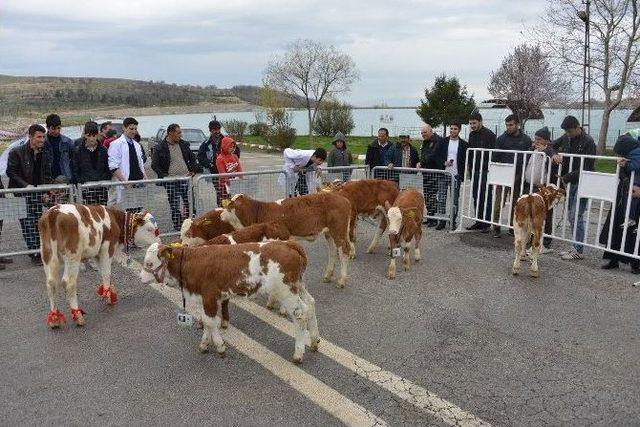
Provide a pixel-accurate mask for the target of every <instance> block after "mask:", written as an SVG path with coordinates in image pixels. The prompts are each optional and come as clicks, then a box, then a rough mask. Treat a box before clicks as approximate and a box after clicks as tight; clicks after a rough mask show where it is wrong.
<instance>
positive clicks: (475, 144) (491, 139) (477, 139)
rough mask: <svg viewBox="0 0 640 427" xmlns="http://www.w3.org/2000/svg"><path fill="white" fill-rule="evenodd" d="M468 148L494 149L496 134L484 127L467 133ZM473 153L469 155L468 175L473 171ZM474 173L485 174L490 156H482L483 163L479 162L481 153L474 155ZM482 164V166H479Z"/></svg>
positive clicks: (487, 154)
mask: <svg viewBox="0 0 640 427" xmlns="http://www.w3.org/2000/svg"><path fill="white" fill-rule="evenodd" d="M469 148H486V149H491V148H496V134H495V133H493V132H492V131H491V130H489V129H487V128H486V127H484V126H482V127H481V128H480V129H478V130H473V131H471V132H470V133H469ZM473 156H474V154H473V152H472V153H469V165H468V166H469V173H471V169H473V168H474V167H473ZM475 156H476V161H475V172H476V173H479V172H480V171H481V170H482V172H485V173H486V172H487V171H488V170H489V158H490V157H491V154H489V153H485V154H484V161H481V158H482V153H480V152H478V153H476V154H475ZM481 163H482V164H481Z"/></svg>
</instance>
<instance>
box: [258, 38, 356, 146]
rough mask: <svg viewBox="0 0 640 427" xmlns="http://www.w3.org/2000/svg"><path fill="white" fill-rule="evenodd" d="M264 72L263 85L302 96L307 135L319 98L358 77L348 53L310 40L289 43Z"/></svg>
mask: <svg viewBox="0 0 640 427" xmlns="http://www.w3.org/2000/svg"><path fill="white" fill-rule="evenodd" d="M264 75H265V79H264V80H265V85H268V86H271V87H274V88H276V89H280V90H282V91H284V92H286V93H289V94H300V95H302V96H303V97H304V98H305V101H306V102H305V103H306V105H305V106H306V108H307V114H308V118H309V135H310V136H311V137H312V136H313V123H314V121H315V118H316V114H317V112H318V106H319V105H320V103H321V102H322V100H323V99H324V98H325V97H326V96H331V95H335V94H338V93H343V92H348V91H349V90H350V89H351V84H352V83H353V82H355V81H356V80H357V79H358V71H357V69H356V66H355V63H354V62H353V59H352V58H351V57H350V56H349V55H347V54H346V53H342V52H340V51H338V50H337V49H336V48H335V47H333V46H326V45H323V44H322V43H319V42H317V41H313V40H298V41H296V42H294V43H293V44H291V45H290V46H289V48H288V50H287V51H286V52H285V53H284V54H283V55H282V56H278V57H276V58H274V59H273V60H271V61H270V62H269V63H268V64H267V66H266V68H265V70H264Z"/></svg>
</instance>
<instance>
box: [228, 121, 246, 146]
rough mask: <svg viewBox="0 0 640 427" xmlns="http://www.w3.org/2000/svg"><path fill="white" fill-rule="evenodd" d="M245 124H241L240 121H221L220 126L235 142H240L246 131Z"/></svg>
mask: <svg viewBox="0 0 640 427" xmlns="http://www.w3.org/2000/svg"><path fill="white" fill-rule="evenodd" d="M247 124H248V123H247V122H243V121H242V120H236V119H233V120H223V121H222V126H223V127H224V129H225V130H226V131H227V133H228V134H229V135H230V136H231V137H232V138H233V139H235V140H236V141H242V140H243V138H244V133H245V131H246V130H247Z"/></svg>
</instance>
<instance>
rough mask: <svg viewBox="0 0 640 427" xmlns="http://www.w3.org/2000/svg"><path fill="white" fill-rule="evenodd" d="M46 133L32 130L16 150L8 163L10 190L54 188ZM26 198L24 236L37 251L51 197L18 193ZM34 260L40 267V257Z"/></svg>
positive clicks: (31, 248) (39, 129)
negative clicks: (44, 211)
mask: <svg viewBox="0 0 640 427" xmlns="http://www.w3.org/2000/svg"><path fill="white" fill-rule="evenodd" d="M45 133H46V130H45V129H44V128H43V127H42V126H40V125H31V126H29V141H28V142H27V143H26V144H23V145H20V146H18V147H15V148H13V149H12V150H11V151H10V152H9V158H8V160H7V176H8V177H9V188H32V187H37V186H38V185H42V184H51V183H52V182H53V179H52V178H51V158H50V156H49V152H48V151H47V150H45V149H44V141H45ZM15 195H16V196H17V197H24V198H25V201H26V206H27V217H26V218H20V227H21V228H22V236H23V237H24V241H25V243H26V244H27V248H28V249H30V250H35V249H38V248H39V247H40V235H39V231H38V218H40V215H42V209H43V207H44V204H45V203H48V202H49V198H50V196H49V194H42V193H37V192H26V193H15ZM29 257H30V258H31V260H32V261H33V262H34V263H36V264H40V263H41V262H42V261H41V260H40V254H30V255H29Z"/></svg>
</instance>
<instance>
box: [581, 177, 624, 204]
mask: <svg viewBox="0 0 640 427" xmlns="http://www.w3.org/2000/svg"><path fill="white" fill-rule="evenodd" d="M617 192H618V176H617V175H616V174H612V173H601V172H591V171H582V172H580V183H579V185H578V198H588V199H597V200H606V201H608V202H611V203H615V201H616V194H617Z"/></svg>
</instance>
